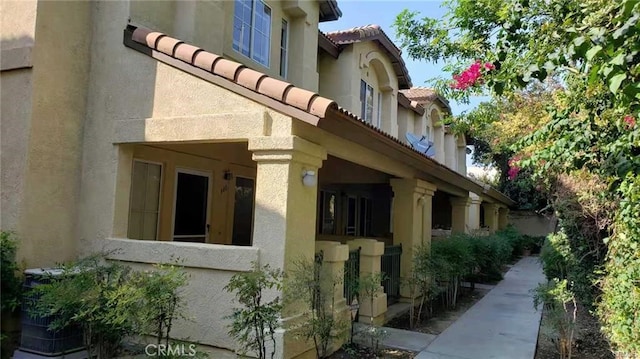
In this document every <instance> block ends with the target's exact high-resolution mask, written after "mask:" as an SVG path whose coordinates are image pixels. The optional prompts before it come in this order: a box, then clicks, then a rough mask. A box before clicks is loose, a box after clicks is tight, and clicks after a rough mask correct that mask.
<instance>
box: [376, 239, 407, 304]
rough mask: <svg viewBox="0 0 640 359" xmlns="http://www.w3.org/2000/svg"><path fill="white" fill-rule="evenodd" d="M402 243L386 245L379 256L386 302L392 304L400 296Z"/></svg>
mask: <svg viewBox="0 0 640 359" xmlns="http://www.w3.org/2000/svg"><path fill="white" fill-rule="evenodd" d="M401 255H402V245H397V246H386V247H385V248H384V254H383V255H382V257H381V258H380V262H381V263H380V266H381V268H382V275H383V278H382V286H383V287H384V292H385V293H387V304H393V303H396V302H397V301H398V299H399V298H400V256H401Z"/></svg>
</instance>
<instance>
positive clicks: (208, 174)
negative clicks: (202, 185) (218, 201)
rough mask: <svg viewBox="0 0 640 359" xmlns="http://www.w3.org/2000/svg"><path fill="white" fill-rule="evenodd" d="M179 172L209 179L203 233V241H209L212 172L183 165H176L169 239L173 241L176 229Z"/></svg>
mask: <svg viewBox="0 0 640 359" xmlns="http://www.w3.org/2000/svg"><path fill="white" fill-rule="evenodd" d="M180 173H186V174H191V175H196V176H202V177H207V178H208V179H209V181H208V185H207V213H206V220H207V223H206V224H205V234H204V243H210V238H209V236H210V234H211V221H210V219H211V201H212V196H213V172H211V171H206V170H197V169H191V168H184V167H176V174H175V177H174V181H173V182H174V183H173V211H172V212H173V213H172V214H171V241H175V238H176V235H175V230H176V228H175V227H176V206H177V204H178V174H180ZM180 237H181V236H178V238H180ZM183 237H193V236H192V235H185V236H183Z"/></svg>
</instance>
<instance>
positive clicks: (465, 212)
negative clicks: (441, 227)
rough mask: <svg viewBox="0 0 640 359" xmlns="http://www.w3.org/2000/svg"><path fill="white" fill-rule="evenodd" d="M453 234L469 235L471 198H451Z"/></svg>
mask: <svg viewBox="0 0 640 359" xmlns="http://www.w3.org/2000/svg"><path fill="white" fill-rule="evenodd" d="M450 202H451V233H452V234H453V233H467V232H469V231H468V229H467V224H468V223H469V206H470V205H471V199H470V198H469V197H451V198H450Z"/></svg>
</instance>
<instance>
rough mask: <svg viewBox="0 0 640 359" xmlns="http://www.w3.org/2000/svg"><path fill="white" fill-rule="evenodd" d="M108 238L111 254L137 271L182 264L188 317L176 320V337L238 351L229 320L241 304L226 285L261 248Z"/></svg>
mask: <svg viewBox="0 0 640 359" xmlns="http://www.w3.org/2000/svg"><path fill="white" fill-rule="evenodd" d="M102 242H103V245H104V247H103V248H104V250H105V251H111V254H110V255H109V258H111V259H114V260H120V261H123V262H124V263H126V264H129V265H131V266H132V267H133V268H134V269H137V270H150V269H152V264H153V263H180V265H181V266H183V267H184V270H185V272H186V273H187V275H188V279H189V282H188V285H187V286H186V287H185V288H184V290H183V292H182V294H183V298H184V299H185V304H186V306H185V309H184V314H186V316H187V319H186V320H185V319H182V320H179V321H177V322H176V323H175V328H172V330H173V333H175V334H174V335H176V334H177V335H179V336H180V337H182V338H189V340H191V341H195V342H200V343H202V344H205V345H207V344H209V345H210V344H212V343H215V344H216V345H217V346H218V347H222V348H227V349H231V350H234V349H238V348H237V347H235V345H234V341H233V339H232V338H231V337H229V335H228V334H227V329H226V325H227V324H229V320H228V319H225V318H224V317H225V316H227V315H229V313H231V312H232V310H233V308H234V307H236V306H237V304H236V303H234V297H233V295H232V294H230V293H227V292H226V291H225V290H224V286H225V285H226V284H227V283H228V282H229V280H230V279H231V277H232V276H233V275H234V274H236V273H238V272H240V271H248V270H250V269H251V268H252V264H251V262H254V261H258V260H259V250H258V249H257V248H254V247H236V246H225V245H211V244H208V245H203V244H198V243H176V242H164V243H159V242H149V241H137V240H127V239H112V238H110V239H104V240H103V241H102Z"/></svg>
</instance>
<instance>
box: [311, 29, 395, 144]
mask: <svg viewBox="0 0 640 359" xmlns="http://www.w3.org/2000/svg"><path fill="white" fill-rule="evenodd" d="M318 67H319V74H320V86H319V88H320V90H319V91H320V95H322V96H325V97H328V98H331V99H334V100H335V101H336V102H337V103H338V104H339V105H340V106H342V107H344V108H345V109H347V110H349V111H351V112H353V113H354V114H356V115H357V116H358V117H362V113H361V112H362V108H361V103H360V81H361V80H364V81H365V82H366V83H367V84H369V85H370V86H371V87H373V91H374V94H373V108H374V111H373V112H374V113H373V121H372V123H373V124H374V125H378V114H377V109H378V108H379V104H378V93H382V113H381V117H380V120H381V122H382V123H381V124H380V128H381V129H382V130H384V131H385V132H387V133H389V134H391V135H393V136H396V137H397V136H398V100H397V94H398V79H397V76H396V74H395V72H394V71H393V66H392V65H391V61H390V60H389V58H388V57H387V56H386V55H385V54H384V53H383V52H381V50H380V48H379V46H378V45H377V43H376V42H375V41H366V42H360V43H355V44H353V45H350V46H348V47H346V48H345V49H344V50H343V51H342V52H341V53H340V56H339V57H338V58H337V59H334V58H333V57H331V56H328V55H326V54H322V55H321V56H320V59H319V66H318ZM402 135H403V136H404V134H402Z"/></svg>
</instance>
